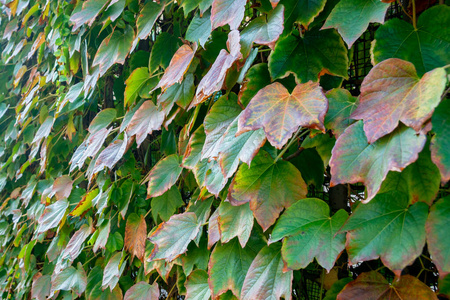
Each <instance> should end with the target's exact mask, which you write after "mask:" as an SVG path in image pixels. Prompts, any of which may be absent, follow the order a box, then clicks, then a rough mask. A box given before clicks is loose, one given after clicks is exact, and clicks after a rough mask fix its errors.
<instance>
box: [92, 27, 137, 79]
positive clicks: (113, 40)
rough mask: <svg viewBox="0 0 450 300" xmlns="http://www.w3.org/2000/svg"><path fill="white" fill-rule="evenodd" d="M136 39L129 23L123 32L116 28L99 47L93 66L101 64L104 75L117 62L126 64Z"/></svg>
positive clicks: (100, 68)
mask: <svg viewBox="0 0 450 300" xmlns="http://www.w3.org/2000/svg"><path fill="white" fill-rule="evenodd" d="M133 40H134V30H133V28H131V26H129V25H127V27H125V29H124V31H123V33H122V32H120V31H119V30H115V31H114V32H113V33H111V34H110V35H108V36H107V37H106V38H105V39H104V40H103V41H102V43H101V44H100V46H99V47H98V50H97V53H96V54H95V57H94V61H93V63H92V66H93V67H95V66H99V70H100V76H103V75H104V74H105V73H106V71H108V69H109V68H110V67H111V66H112V65H114V64H115V63H119V64H122V65H123V64H124V62H125V58H126V57H127V56H128V52H129V51H130V50H131V47H132V45H133Z"/></svg>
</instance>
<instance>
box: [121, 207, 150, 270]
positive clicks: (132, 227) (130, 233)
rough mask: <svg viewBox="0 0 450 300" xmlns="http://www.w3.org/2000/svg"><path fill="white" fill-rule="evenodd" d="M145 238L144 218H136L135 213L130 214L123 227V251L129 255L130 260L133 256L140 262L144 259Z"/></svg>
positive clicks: (145, 224) (145, 226) (145, 225)
mask: <svg viewBox="0 0 450 300" xmlns="http://www.w3.org/2000/svg"><path fill="white" fill-rule="evenodd" d="M146 237H147V223H146V222H145V218H144V216H142V215H141V216H138V215H137V214H135V213H132V214H130V215H129V216H128V218H127V224H126V226H125V250H128V252H130V253H131V259H133V257H134V256H136V257H137V258H139V259H140V260H141V261H142V260H143V259H144V252H145V239H146Z"/></svg>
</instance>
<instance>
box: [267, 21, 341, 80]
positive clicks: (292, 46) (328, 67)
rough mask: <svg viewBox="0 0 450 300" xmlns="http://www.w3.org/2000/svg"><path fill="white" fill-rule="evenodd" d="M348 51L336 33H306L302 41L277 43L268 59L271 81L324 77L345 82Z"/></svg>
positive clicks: (293, 39)
mask: <svg viewBox="0 0 450 300" xmlns="http://www.w3.org/2000/svg"><path fill="white" fill-rule="evenodd" d="M347 69H348V56H347V49H346V48H345V45H344V42H343V41H342V39H341V38H340V36H339V34H338V33H337V32H336V31H335V30H331V29H330V30H318V29H313V30H311V31H307V32H306V33H305V34H304V36H303V38H301V37H296V36H294V35H288V36H285V37H282V38H281V39H279V40H278V42H277V43H276V45H275V48H274V49H273V51H272V53H271V54H270V56H269V71H270V75H271V76H272V79H274V80H275V79H278V78H284V77H286V76H288V75H289V74H291V73H292V74H294V75H295V78H296V80H297V82H303V83H306V82H308V81H309V80H312V81H318V80H319V77H320V76H321V75H323V74H324V73H327V74H331V75H337V76H341V77H344V78H347V76H348V75H347Z"/></svg>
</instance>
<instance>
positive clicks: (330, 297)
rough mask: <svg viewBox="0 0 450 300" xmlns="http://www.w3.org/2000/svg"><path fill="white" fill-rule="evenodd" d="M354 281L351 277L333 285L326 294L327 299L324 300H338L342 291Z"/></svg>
mask: <svg viewBox="0 0 450 300" xmlns="http://www.w3.org/2000/svg"><path fill="white" fill-rule="evenodd" d="M352 280H353V279H352V278H350V277H345V278H342V279H340V280H338V281H336V282H335V283H333V285H332V286H331V288H330V289H329V290H328V291H327V293H326V294H325V298H323V300H336V297H337V295H338V294H339V293H340V292H341V291H342V289H343V288H344V286H345V285H347V283H349V282H350V281H352Z"/></svg>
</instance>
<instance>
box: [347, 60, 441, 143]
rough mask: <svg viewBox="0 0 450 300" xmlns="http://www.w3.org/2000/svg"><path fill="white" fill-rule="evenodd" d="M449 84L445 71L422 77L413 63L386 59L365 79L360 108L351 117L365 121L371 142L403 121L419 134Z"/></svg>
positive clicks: (436, 70)
mask: <svg viewBox="0 0 450 300" xmlns="http://www.w3.org/2000/svg"><path fill="white" fill-rule="evenodd" d="M446 82H447V80H446V73H445V71H444V69H435V70H433V71H430V72H428V73H426V74H425V75H424V76H423V77H422V78H419V77H418V76H417V73H416V70H415V68H414V65H413V64H412V63H410V62H407V61H403V60H400V59H396V58H392V59H388V60H385V61H383V62H381V63H379V64H378V65H376V66H375V67H374V68H373V69H372V70H371V71H370V72H369V74H368V75H367V76H366V77H365V78H364V81H363V83H362V85H361V96H360V98H359V105H358V107H357V108H356V110H355V111H354V112H353V114H352V115H351V117H352V118H353V119H363V120H364V131H365V132H366V136H367V140H368V141H369V143H373V142H375V141H376V140H378V139H379V138H380V137H383V136H385V135H386V134H388V133H390V132H392V131H393V130H394V129H395V128H396V127H397V126H398V123H399V121H401V122H402V123H403V124H405V125H407V126H409V127H412V128H414V129H415V130H416V131H417V132H418V131H420V130H421V128H422V126H423V124H424V123H425V122H426V121H427V120H428V119H429V118H430V117H431V115H432V114H433V111H434V109H435V107H436V106H437V105H438V104H439V102H440V101H441V94H442V92H443V91H444V89H445V84H446Z"/></svg>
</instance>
